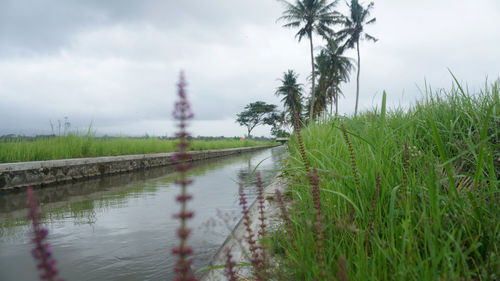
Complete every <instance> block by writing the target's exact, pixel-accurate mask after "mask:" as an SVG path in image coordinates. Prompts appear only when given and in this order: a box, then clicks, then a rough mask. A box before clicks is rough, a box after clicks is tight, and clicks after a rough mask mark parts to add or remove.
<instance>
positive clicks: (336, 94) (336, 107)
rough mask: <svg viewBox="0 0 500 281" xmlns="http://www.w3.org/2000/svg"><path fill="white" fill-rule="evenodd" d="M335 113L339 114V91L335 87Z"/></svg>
mask: <svg viewBox="0 0 500 281" xmlns="http://www.w3.org/2000/svg"><path fill="white" fill-rule="evenodd" d="M335 115H339V92H338V91H337V90H336V89H335Z"/></svg>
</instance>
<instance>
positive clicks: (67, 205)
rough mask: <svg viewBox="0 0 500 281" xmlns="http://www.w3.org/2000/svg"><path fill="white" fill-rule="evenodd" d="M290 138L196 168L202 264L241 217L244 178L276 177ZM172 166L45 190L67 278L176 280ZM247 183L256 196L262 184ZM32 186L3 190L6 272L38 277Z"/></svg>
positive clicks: (0, 256)
mask: <svg viewBox="0 0 500 281" xmlns="http://www.w3.org/2000/svg"><path fill="white" fill-rule="evenodd" d="M284 153H285V148H284V147H283V146H280V147H274V148H271V149H266V150H260V151H257V152H251V153H245V154H241V155H239V156H233V157H225V158H219V159H216V160H206V161H201V162H198V163H196V164H195V166H194V167H193V169H192V170H191V171H190V174H191V175H190V177H191V178H193V179H194V183H193V185H191V186H190V187H189V192H190V193H191V194H193V195H194V199H193V200H192V201H191V202H190V204H189V208H190V209H192V210H193V211H194V212H195V217H194V219H193V220H190V222H189V224H190V227H191V228H192V230H193V234H192V236H191V237H190V239H189V240H190V245H192V246H193V247H194V250H195V256H194V259H195V261H194V268H196V269H197V268H201V267H203V266H206V265H208V263H209V261H210V258H211V257H212V256H213V255H214V253H215V252H216V251H217V249H218V248H219V246H220V245H221V244H222V243H223V242H224V240H225V239H226V237H227V235H228V233H229V232H230V229H232V228H233V227H234V225H236V223H237V221H238V220H239V217H240V208H239V205H238V182H242V181H244V180H245V179H246V178H247V176H248V175H249V174H250V173H251V172H252V170H253V169H254V168H255V167H256V166H257V165H258V164H259V162H261V161H262V160H264V159H265V160H264V161H263V162H262V163H261V164H260V165H259V167H258V170H259V171H261V173H262V177H263V178H264V180H270V179H271V178H272V177H273V176H274V174H275V172H276V170H277V169H279V167H280V160H281V159H282V158H283V157H284ZM173 179H174V173H173V169H172V167H166V168H156V169H152V170H147V171H142V172H136V173H129V174H121V175H116V176H111V177H105V178H100V179H94V180H90V181H86V182H79V183H75V184H68V185H62V186H56V187H48V188H44V189H38V190H37V197H38V202H39V204H40V208H41V212H42V214H43V216H44V218H43V220H42V223H43V224H45V225H46V226H47V227H48V229H49V233H50V236H49V242H50V243H51V244H52V246H53V252H54V255H55V257H56V258H57V261H58V269H59V270H60V276H61V277H63V278H65V279H66V280H172V279H173V278H174V275H173V274H172V272H173V270H172V267H173V264H174V262H175V257H174V256H172V255H171V249H172V248H174V247H175V245H176V243H177V237H176V236H175V231H176V228H177V226H178V225H177V224H178V222H177V221H176V220H175V219H173V217H172V216H173V214H174V213H176V212H177V211H178V204H177V203H176V201H175V196H176V195H177V194H178V186H177V185H175V184H174V183H173ZM251 181H252V180H250V181H249V183H248V184H247V185H246V188H247V193H249V194H250V195H249V199H250V200H251V201H253V200H254V198H255V194H256V191H255V185H254V184H253V183H251ZM25 196H26V195H25V193H18V194H5V195H2V196H0V280H5V281H10V280H36V279H37V276H38V273H37V272H36V266H35V263H34V261H33V259H32V258H31V255H30V249H31V247H32V244H31V243H30V229H31V228H30V225H29V224H28V221H27V220H26V216H27V212H28V211H27V209H26V207H25V205H26V203H25V202H26V197H25Z"/></svg>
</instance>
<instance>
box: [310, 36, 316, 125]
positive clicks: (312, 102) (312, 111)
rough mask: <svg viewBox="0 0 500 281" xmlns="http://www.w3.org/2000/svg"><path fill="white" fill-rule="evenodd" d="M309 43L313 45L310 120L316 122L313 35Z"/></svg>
mask: <svg viewBox="0 0 500 281" xmlns="http://www.w3.org/2000/svg"><path fill="white" fill-rule="evenodd" d="M309 43H310V45H311V67H312V72H311V74H312V77H311V79H312V86H311V110H310V111H309V120H310V122H311V123H312V122H314V80H315V79H314V54H313V50H314V49H313V40H312V33H311V34H309Z"/></svg>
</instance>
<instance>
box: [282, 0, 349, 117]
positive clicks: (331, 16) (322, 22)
mask: <svg viewBox="0 0 500 281" xmlns="http://www.w3.org/2000/svg"><path fill="white" fill-rule="evenodd" d="M281 2H282V3H283V4H284V5H285V9H286V10H285V11H284V12H283V15H282V16H281V17H280V18H278V20H284V21H287V22H288V23H287V24H285V25H283V26H284V27H293V28H299V31H298V32H297V34H296V35H295V37H297V38H298V40H299V42H300V41H301V40H302V38H303V37H304V36H306V37H307V38H308V39H309V45H310V47H311V68H312V71H311V84H312V85H311V100H312V102H311V109H310V116H309V118H310V120H311V122H312V121H314V118H313V112H314V111H313V110H312V105H313V104H314V95H315V90H314V88H315V87H314V83H315V77H314V53H313V51H314V48H313V41H312V35H313V33H317V34H320V35H322V36H327V34H331V33H332V32H333V31H332V30H331V28H330V26H331V25H333V24H336V23H339V22H340V14H339V13H338V12H336V11H333V8H334V6H335V5H336V4H337V0H335V1H333V2H331V3H328V2H327V1H326V0H296V1H295V5H294V4H292V3H290V2H288V1H285V0H281Z"/></svg>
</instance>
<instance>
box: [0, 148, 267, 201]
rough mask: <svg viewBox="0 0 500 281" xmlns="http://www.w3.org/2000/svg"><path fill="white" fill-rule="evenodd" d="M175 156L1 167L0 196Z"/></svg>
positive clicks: (201, 155)
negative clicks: (5, 193) (4, 193)
mask: <svg viewBox="0 0 500 281" xmlns="http://www.w3.org/2000/svg"><path fill="white" fill-rule="evenodd" d="M269 147H272V146H259V147H241V148H229V149H219V150H202V151H190V152H189V153H190V154H191V156H192V158H191V161H197V160H204V159H210V158H216V157H223V156H228V155H234V154H238V153H243V152H250V151H255V150H259V149H264V148H269ZM173 155H174V153H155V154H138V155H125V156H106V157H94V158H77V159H61V160H48V161H32V162H19V163H5V164H0V193H2V192H11V191H17V190H22V189H24V188H26V187H28V186H33V187H38V186H48V185H54V184H60V183H66V182H71V181H78V180H84V179H88V178H95V177H101V176H106V175H112V174H118V173H126V172H131V171H134V170H142V169H148V168H153V167H160V166H167V165H172V164H174V163H173V161H172V156H173Z"/></svg>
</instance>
